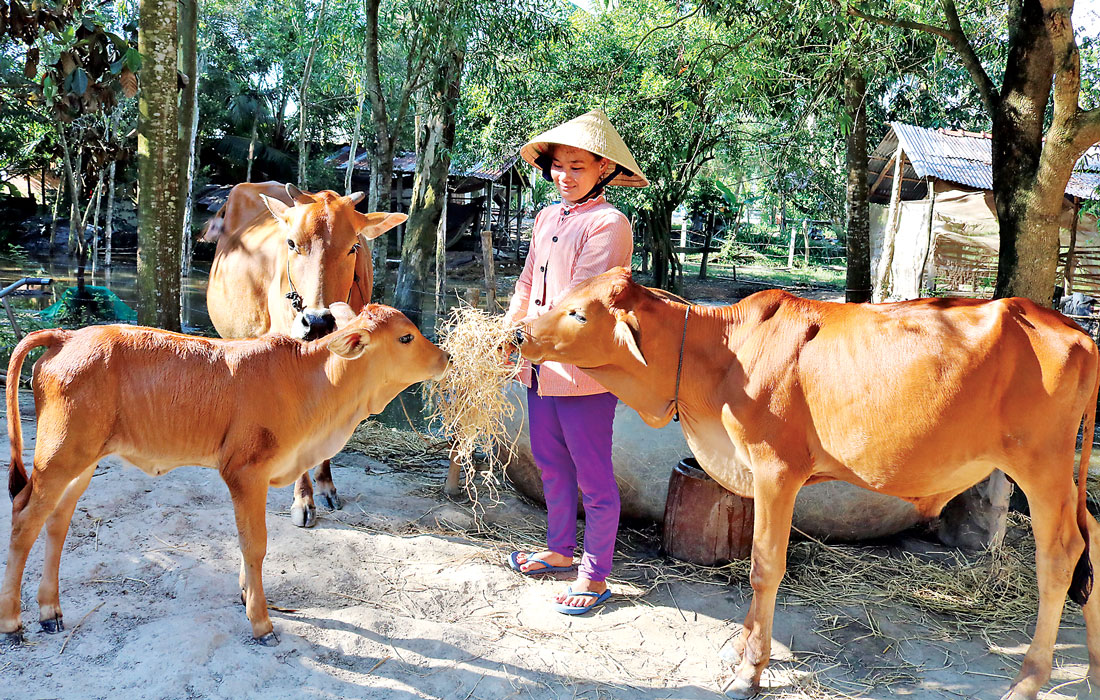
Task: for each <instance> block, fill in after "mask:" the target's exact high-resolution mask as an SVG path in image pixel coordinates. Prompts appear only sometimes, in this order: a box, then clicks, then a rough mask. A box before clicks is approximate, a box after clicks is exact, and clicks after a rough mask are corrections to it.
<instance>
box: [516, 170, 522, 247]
mask: <svg viewBox="0 0 1100 700" xmlns="http://www.w3.org/2000/svg"><path fill="white" fill-rule="evenodd" d="M521 228H523V180H520V181H519V182H517V183H516V262H517V263H518V262H520V258H519V230H520V229H521Z"/></svg>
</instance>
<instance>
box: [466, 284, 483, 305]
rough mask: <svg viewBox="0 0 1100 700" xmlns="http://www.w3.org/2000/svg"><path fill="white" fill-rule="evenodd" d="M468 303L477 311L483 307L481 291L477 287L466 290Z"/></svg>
mask: <svg viewBox="0 0 1100 700" xmlns="http://www.w3.org/2000/svg"><path fill="white" fill-rule="evenodd" d="M466 303H468V304H469V305H470V306H472V307H474V308H475V309H477V308H480V307H481V290H480V289H478V288H477V287H470V288H469V289H467V290H466Z"/></svg>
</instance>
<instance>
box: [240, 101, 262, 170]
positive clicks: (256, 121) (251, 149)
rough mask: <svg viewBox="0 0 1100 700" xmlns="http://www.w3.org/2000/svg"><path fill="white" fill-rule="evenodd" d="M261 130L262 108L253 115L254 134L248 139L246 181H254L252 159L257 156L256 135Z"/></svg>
mask: <svg viewBox="0 0 1100 700" xmlns="http://www.w3.org/2000/svg"><path fill="white" fill-rule="evenodd" d="M259 130H260V110H258V109H257V110H256V111H255V113H254V114H253V115H252V136H251V138H250V139H249V141H248V166H247V168H246V169H245V172H244V181H245V182H252V161H253V160H254V159H255V158H256V135H257V134H258V133H259Z"/></svg>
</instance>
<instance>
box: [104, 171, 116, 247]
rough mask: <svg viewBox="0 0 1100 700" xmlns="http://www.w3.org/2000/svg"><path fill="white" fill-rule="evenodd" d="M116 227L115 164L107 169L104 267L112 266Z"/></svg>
mask: <svg viewBox="0 0 1100 700" xmlns="http://www.w3.org/2000/svg"><path fill="white" fill-rule="evenodd" d="M114 225H115V162H114V161H111V165H110V167H108V168H107V222H106V224H105V228H104V230H103V249H104V250H103V266H104V267H110V266H111V237H112V236H113V235H114Z"/></svg>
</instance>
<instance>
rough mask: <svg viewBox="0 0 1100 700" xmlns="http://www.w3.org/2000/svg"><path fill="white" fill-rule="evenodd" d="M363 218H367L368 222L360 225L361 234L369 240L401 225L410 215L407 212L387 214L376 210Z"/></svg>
mask: <svg viewBox="0 0 1100 700" xmlns="http://www.w3.org/2000/svg"><path fill="white" fill-rule="evenodd" d="M363 218H364V219H366V223H365V225H364V226H362V227H360V229H359V235H361V236H363V237H364V238H366V239H367V240H368V241H369V240H373V239H375V238H378V237H379V236H381V235H382V234H383V233H385V232H386V231H389V230H390V229H391V228H393V227H394V226H400V225H401V224H403V223H405V220H406V219H408V218H409V217H408V216H407V215H405V214H387V213H386V212H382V211H374V212H371V213H370V214H367V215H366V216H364V217H363Z"/></svg>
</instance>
